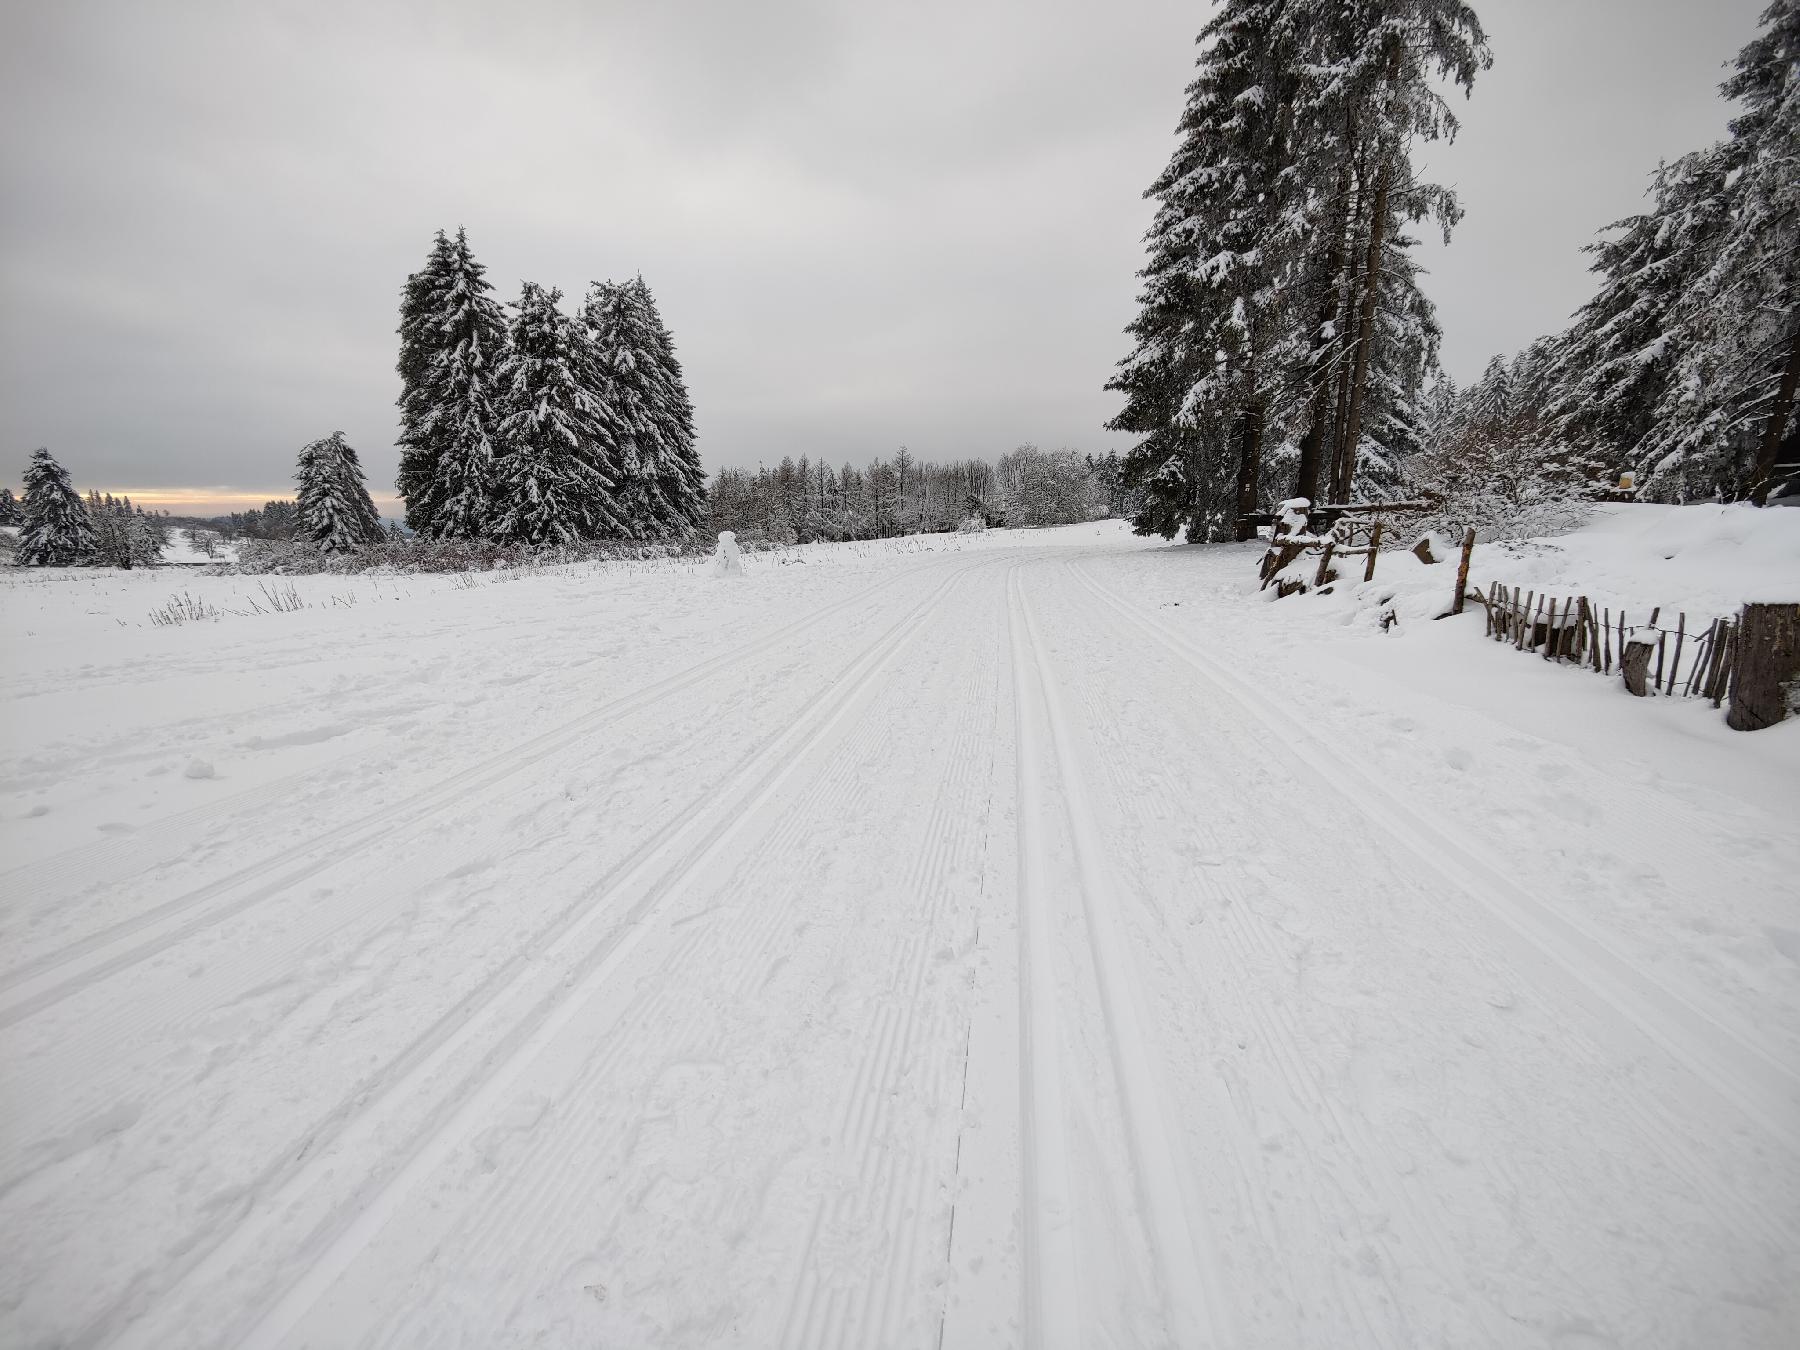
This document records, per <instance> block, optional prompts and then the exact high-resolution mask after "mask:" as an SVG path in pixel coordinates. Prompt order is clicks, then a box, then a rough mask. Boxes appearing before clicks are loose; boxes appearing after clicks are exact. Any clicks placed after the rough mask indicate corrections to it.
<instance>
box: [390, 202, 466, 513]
mask: <svg viewBox="0 0 1800 1350" xmlns="http://www.w3.org/2000/svg"><path fill="white" fill-rule="evenodd" d="M455 266H456V258H455V253H454V250H453V248H452V246H451V243H450V240H449V237H448V236H447V235H445V233H444V232H443V231H442V230H439V231H438V232H437V237H436V238H435V239H434V240H433V241H432V245H431V254H430V256H429V257H427V258H426V260H425V266H424V267H422V268H420V269H419V270H418V271H417V272H414V273H413V274H412V275H411V276H409V277H408V278H407V279H406V284H405V285H404V286H403V287H402V288H401V290H400V330H399V331H400V359H399V362H398V363H397V364H396V366H395V370H396V371H397V372H398V373H399V375H400V397H399V399H398V400H396V402H397V403H398V405H399V408H400V472H399V474H398V475H397V476H396V478H395V480H394V486H395V487H396V488H397V489H399V492H400V496H401V497H402V498H403V499H404V500H405V502H406V523H407V524H408V525H410V526H411V527H412V528H413V529H415V530H418V531H420V532H424V531H426V530H427V529H428V528H429V526H430V523H431V496H430V490H431V485H432V483H433V482H434V481H435V480H436V478H437V467H438V457H439V451H440V449H441V446H440V442H439V440H438V438H437V436H436V434H435V432H436V430H437V428H436V426H435V425H434V418H433V416H432V413H433V409H434V408H435V406H436V400H435V390H434V389H433V387H432V371H433V368H434V366H435V365H436V364H437V358H438V356H439V354H440V353H441V352H442V350H443V346H444V344H443V337H442V333H441V332H440V330H439V322H440V318H441V315H442V312H443V306H444V300H445V297H446V296H447V295H448V294H449V291H450V287H451V284H452V279H453V275H454V272H455Z"/></svg>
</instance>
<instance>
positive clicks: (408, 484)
mask: <svg viewBox="0 0 1800 1350" xmlns="http://www.w3.org/2000/svg"><path fill="white" fill-rule="evenodd" d="M438 239H439V242H440V244H441V245H442V249H441V250H439V249H438V248H436V247H434V249H433V253H432V257H431V259H430V261H429V262H428V264H427V266H426V270H425V271H424V272H422V273H420V274H419V277H418V278H415V279H414V280H415V281H417V283H418V284H417V286H416V288H415V287H414V284H413V282H412V281H409V283H408V291H407V302H408V304H409V305H411V306H412V312H411V313H410V315H406V316H403V319H402V325H401V333H402V348H401V368H402V376H403V379H405V380H406V389H405V391H404V392H403V393H402V395H401V420H402V437H401V439H402V459H401V478H402V479H403V480H405V482H404V484H403V491H405V489H406V488H410V489H411V491H410V492H409V493H407V519H408V521H409V523H411V524H412V525H413V527H414V528H415V529H417V530H418V531H419V532H420V533H422V534H425V535H427V536H432V537H437V538H446V539H475V538H479V537H481V536H482V535H483V534H485V533H486V532H487V530H488V526H489V523H490V520H491V518H492V516H493V514H494V501H493V493H494V486H495V482H494V456H495V436H496V434H497V427H498V424H499V413H498V410H497V407H496V404H497V402H498V400H499V396H500V393H501V391H500V387H499V384H498V379H499V374H500V367H501V365H502V363H503V361H504V357H505V347H506V316H505V314H504V312H503V311H502V310H501V308H500V305H499V304H498V303H497V302H496V301H495V300H494V299H493V298H492V297H491V296H490V295H489V294H488V292H489V291H491V290H492V289H493V287H491V286H490V285H489V284H488V282H487V280H486V269H485V268H484V267H482V265H481V264H480V263H478V262H476V261H475V257H474V254H473V253H472V252H471V251H470V249H469V241H468V237H467V235H466V234H465V233H464V232H463V231H462V230H461V229H458V230H457V232H456V237H455V238H454V239H451V240H445V239H444V236H443V235H442V234H440V235H439V236H438Z"/></svg>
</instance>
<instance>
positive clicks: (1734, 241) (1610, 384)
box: [1552, 0, 1800, 500]
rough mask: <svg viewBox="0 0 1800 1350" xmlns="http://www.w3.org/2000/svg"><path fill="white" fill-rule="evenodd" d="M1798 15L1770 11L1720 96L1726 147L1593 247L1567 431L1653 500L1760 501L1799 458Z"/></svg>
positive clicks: (1674, 172)
mask: <svg viewBox="0 0 1800 1350" xmlns="http://www.w3.org/2000/svg"><path fill="white" fill-rule="evenodd" d="M1797 72H1800V3H1797V2H1796V0H1776V3H1774V4H1772V5H1770V6H1769V7H1768V8H1767V9H1766V10H1765V11H1764V13H1763V15H1762V32H1761V33H1760V34H1759V35H1758V36H1757V37H1756V39H1755V40H1753V41H1752V42H1750V43H1749V44H1748V45H1747V46H1746V47H1745V48H1744V49H1743V50H1742V51H1741V52H1740V53H1739V55H1738V58H1737V61H1736V63H1735V73H1734V74H1733V76H1732V78H1731V79H1729V80H1727V81H1726V82H1725V83H1724V84H1723V85H1722V86H1721V87H1720V90H1721V93H1723V94H1724V96H1725V97H1726V98H1728V99H1732V100H1735V101H1737V102H1738V103H1739V104H1740V105H1741V112H1740V113H1739V115H1738V116H1737V117H1736V118H1734V119H1733V120H1732V122H1731V124H1730V135H1729V136H1728V137H1727V139H1725V140H1723V141H1721V142H1719V143H1717V144H1715V145H1712V146H1709V147H1707V148H1706V149H1704V150H1699V151H1696V152H1694V153H1692V154H1688V155H1684V156H1682V157H1681V158H1680V159H1678V160H1676V161H1675V162H1674V163H1672V164H1668V165H1665V166H1663V167H1662V168H1661V169H1659V170H1658V172H1657V174H1656V177H1655V180H1654V183H1653V186H1652V189H1651V205H1650V209H1649V210H1648V211H1646V212H1644V213H1643V214H1642V215H1638V216H1633V217H1629V218H1627V219H1626V220H1623V221H1620V222H1618V223H1617V224H1616V225H1613V226H1609V227H1608V232H1609V234H1610V235H1611V236H1612V237H1608V238H1603V239H1602V240H1600V241H1599V242H1598V243H1596V244H1594V245H1592V246H1591V250H1590V251H1592V252H1593V253H1594V255H1595V262H1594V266H1593V270H1594V271H1595V272H1597V273H1598V274H1599V275H1600V278H1601V281H1600V288H1599V290H1598V292H1597V293H1596V294H1595V296H1594V298H1593V299H1592V300H1590V301H1589V302H1588V303H1587V304H1586V305H1584V306H1583V307H1582V308H1581V310H1580V311H1578V313H1577V314H1576V317H1575V322H1574V323H1573V324H1572V325H1571V327H1570V328H1569V330H1568V332H1566V333H1565V334H1564V335H1563V336H1562V338H1561V339H1560V341H1559V343H1558V354H1557V368H1556V380H1555V385H1554V389H1553V394H1552V405H1553V411H1554V414H1555V416H1556V418H1557V420H1558V424H1559V426H1560V427H1561V429H1562V430H1563V432H1564V433H1565V434H1566V435H1567V436H1568V437H1569V438H1570V440H1571V441H1572V442H1574V443H1575V444H1576V445H1577V446H1578V447H1579V448H1580V449H1581V450H1582V451H1583V452H1585V453H1586V454H1588V455H1590V456H1591V457H1593V458H1595V459H1597V460H1600V461H1602V462H1604V463H1606V464H1607V465H1608V466H1609V467H1612V468H1619V469H1627V468H1628V469H1633V470H1635V471H1637V473H1638V475H1639V482H1640V485H1641V487H1642V489H1643V490H1644V491H1645V492H1646V494H1647V495H1649V496H1652V497H1656V498H1661V499H1664V500H1680V499H1684V498H1691V497H1696V496H1709V495H1712V494H1714V493H1718V494H1721V495H1724V496H1728V497H1736V496H1749V497H1751V498H1753V499H1756V500H1760V499H1761V497H1762V495H1763V494H1764V493H1766V491H1767V489H1768V486H1769V484H1770V479H1771V477H1772V474H1773V470H1774V467H1775V465H1776V463H1777V462H1778V461H1779V460H1780V459H1781V458H1782V456H1783V455H1784V454H1792V453H1794V450H1793V446H1794V442H1795V440H1796V437H1795V430H1794V423H1795V419H1794V416H1793V408H1794V401H1795V392H1796V384H1797V383H1800V73H1797Z"/></svg>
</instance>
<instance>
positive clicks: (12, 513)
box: [0, 488, 21, 525]
mask: <svg viewBox="0 0 1800 1350" xmlns="http://www.w3.org/2000/svg"><path fill="white" fill-rule="evenodd" d="M20 519H21V517H20V515H19V503H18V500H17V499H16V498H15V497H14V496H13V493H12V489H11V488H0V525H17V524H18V523H19V521H20Z"/></svg>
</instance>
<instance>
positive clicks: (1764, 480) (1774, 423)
mask: <svg viewBox="0 0 1800 1350" xmlns="http://www.w3.org/2000/svg"><path fill="white" fill-rule="evenodd" d="M1796 384H1800V329H1796V330H1795V331H1794V337H1793V340H1792V341H1790V342H1789V343H1788V359H1787V368H1786V369H1785V370H1783V371H1782V372H1781V384H1780V387H1778V388H1777V389H1776V390H1775V405H1774V406H1773V407H1772V408H1770V409H1769V420H1768V422H1767V423H1766V424H1765V425H1764V427H1763V434H1762V444H1761V445H1759V446H1758V447H1757V448H1756V468H1755V469H1754V470H1753V471H1752V472H1751V475H1750V500H1751V501H1753V502H1755V503H1756V504H1757V505H1758V506H1762V505H1764V504H1765V503H1767V502H1768V500H1769V489H1770V488H1772V487H1774V486H1775V484H1774V482H1773V479H1774V477H1775V457H1776V456H1777V455H1778V454H1780V453H1781V442H1782V440H1783V439H1784V438H1785V437H1786V435H1787V424H1788V418H1789V416H1791V415H1792V413H1793V410H1794V387H1795V385H1796Z"/></svg>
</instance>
